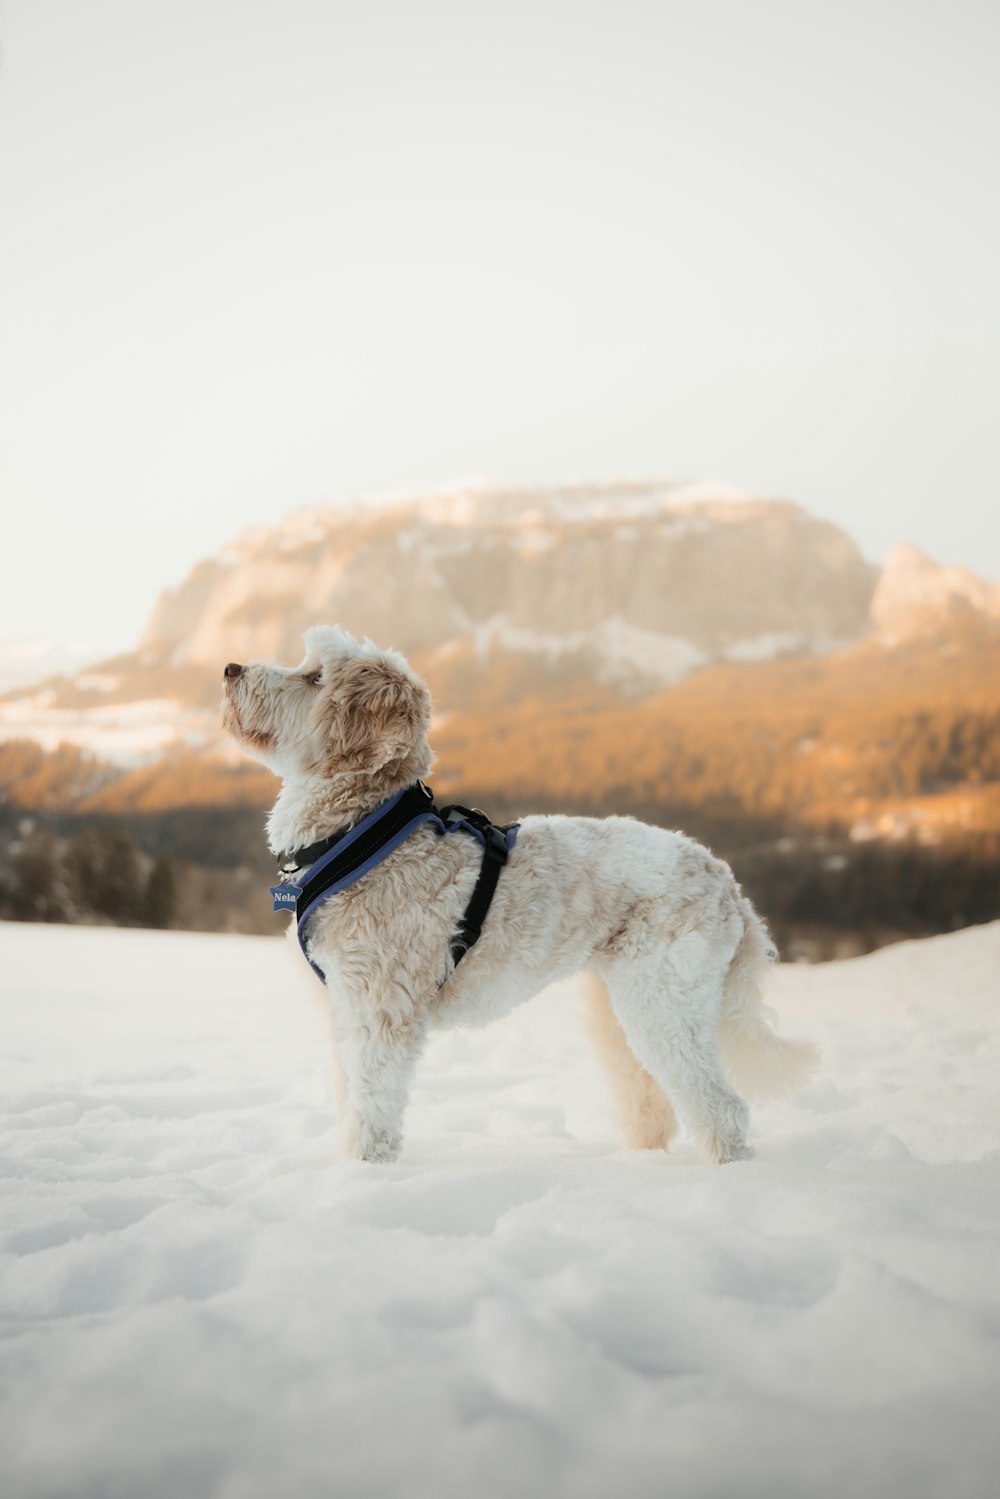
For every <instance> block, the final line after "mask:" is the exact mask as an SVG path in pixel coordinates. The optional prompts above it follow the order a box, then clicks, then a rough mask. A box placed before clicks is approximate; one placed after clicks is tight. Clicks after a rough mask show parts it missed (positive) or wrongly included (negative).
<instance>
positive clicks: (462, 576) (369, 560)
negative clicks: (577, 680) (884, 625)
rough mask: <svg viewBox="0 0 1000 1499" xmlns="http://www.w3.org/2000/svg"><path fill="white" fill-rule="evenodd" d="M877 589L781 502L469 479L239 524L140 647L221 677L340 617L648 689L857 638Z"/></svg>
mask: <svg viewBox="0 0 1000 1499" xmlns="http://www.w3.org/2000/svg"><path fill="white" fill-rule="evenodd" d="M874 581H875V578H874V574H873V570H872V569H871V568H870V567H868V565H867V564H866V563H865V562H864V560H863V558H862V557H861V555H860V553H859V552H858V550H857V548H856V547H855V546H854V544H853V543H852V542H851V541H850V540H849V538H848V537H847V536H845V535H844V534H843V532H841V531H838V530H837V528H836V527H834V526H831V525H828V524H826V523H824V522H821V521H817V520H814V519H813V518H812V517H811V516H809V515H807V514H806V512H805V511H803V510H801V509H800V508H799V507H798V506H795V505H791V504H786V503H779V502H775V501H769V500H736V499H733V498H731V497H729V496H727V495H726V494H724V493H723V494H718V495H716V494H714V493H713V492H712V491H711V490H710V489H706V488H705V487H699V488H698V489H693V488H692V487H691V486H679V485H677V486H673V485H666V484H638V483H635V484H615V485H607V486H585V485H579V486H563V487H559V488H556V489H552V490H548V491H543V490H524V489H521V490H504V489H500V488H490V487H481V488H477V489H473V490H466V491H464V492H462V491H460V492H453V493H450V494H448V495H444V496H429V497H424V498H416V499H413V500H409V501H403V502H401V503H398V504H395V505H391V506H389V507H387V508H384V509H382V510H379V511H375V512H372V511H366V512H360V513H355V514H354V515H350V516H343V515H341V514H338V513H336V512H332V511H330V512H324V511H321V510H310V511H306V512H303V513H300V514H299V515H296V516H293V517H292V518H291V519H290V520H289V521H286V522H285V523H284V524H283V525H281V526H279V527H277V528H275V529H273V530H272V529H267V530H256V531H253V532H249V533H247V534H245V535H244V536H243V537H241V538H240V539H239V540H238V541H237V542H236V543H234V545H233V546H231V547H230V548H228V549H227V550H226V551H225V552H224V553H222V554H221V555H220V556H218V557H216V558H214V559H212V560H211V561H209V562H206V563H203V564H201V565H200V566H199V567H197V568H196V569H195V570H194V572H193V573H192V574H191V576H190V577H189V578H188V579H187V581H186V582H185V583H184V584H183V585H182V587H181V588H179V589H177V590H176V591H175V592H173V593H171V594H168V595H166V596H165V597H164V598H162V599H161V600H160V602H159V604H158V605H157V608H156V610H155V612H154V614H153V617H152V619H151V620H150V624H149V627H148V629H147V630H146V633H145V635H144V637H143V640H142V643H141V647H140V651H141V656H142V659H143V662H144V664H145V665H147V667H148V666H156V667H160V668H163V667H167V668H182V667H190V666H197V667H199V668H202V667H203V668H206V669H207V670H209V671H210V672H213V673H215V672H217V671H218V669H219V667H220V666H221V664H222V663H223V662H225V661H227V660H231V659H235V660H241V659H245V658H247V657H251V656H265V657H267V656H271V657H277V658H279V659H282V660H287V661H293V660H296V659H297V658H298V652H299V648H300V644H301V641H300V636H301V631H302V630H303V628H304V627H305V626H306V625H308V624H310V623H312V622H313V621H315V620H317V619H336V620H338V621H340V622H341V623H343V624H344V625H345V626H346V627H347V628H348V629H351V630H354V631H356V632H361V633H364V634H367V635H370V636H372V638H373V639H376V640H384V641H387V642H392V643H394V644H395V645H397V646H398V647H399V648H400V649H402V650H404V651H406V652H407V653H408V654H412V655H417V656H420V657H421V658H422V659H423V660H424V661H425V662H426V663H427V664H428V665H430V663H431V662H433V661H435V660H436V661H439V662H440V663H441V664H442V665H444V664H445V663H447V662H448V661H449V658H452V657H454V656H456V654H458V655H462V654H463V653H465V654H469V652H470V651H471V658H470V664H471V661H474V663H475V665H476V666H477V667H479V668H482V667H483V666H486V665H488V664H489V662H490V660H491V657H492V656H493V655H494V654H496V653H503V654H505V655H507V656H515V657H524V658H528V659H529V660H530V659H535V660H544V661H546V662H547V663H549V664H550V665H554V664H558V665H561V666H562V667H563V668H564V674H565V673H568V674H578V673H582V674H584V675H586V676H588V677H596V678H597V679H599V680H605V681H608V682H610V683H612V684H614V685H615V686H617V687H619V688H621V689H623V690H625V691H641V690H643V689H644V688H646V689H648V688H657V687H660V686H662V685H664V684H665V683H668V682H671V681H675V680H677V679H678V678H680V677H682V676H685V675H687V673H688V672H690V671H691V670H693V669H694V668H695V667H698V666H701V665H704V664H706V663H708V662H710V661H715V660H719V659H722V658H725V657H734V658H737V659H747V658H753V657H757V656H761V655H771V654H774V653H776V652H813V651H822V650H828V649H830V648H831V647H832V646H834V645H836V644H840V643H844V642H846V641H849V640H853V639H856V638H857V637H858V636H859V635H860V634H861V633H863V631H864V630H865V628H866V625H867V613H868V606H869V602H870V599H871V593H872V588H873V586H874ZM441 675H447V673H446V672H445V673H442V674H441Z"/></svg>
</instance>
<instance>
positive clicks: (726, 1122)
mask: <svg viewBox="0 0 1000 1499" xmlns="http://www.w3.org/2000/svg"><path fill="white" fill-rule="evenodd" d="M728 960H729V954H728V953H727V954H725V956H724V958H720V956H719V954H718V953H717V952H713V951H712V949H711V946H710V944H709V943H708V942H707V941H706V940H705V939H704V938H703V937H702V936H701V934H699V933H698V932H689V933H686V934H685V935H684V936H682V937H679V938H678V939H677V940H676V941H675V942H673V943H671V944H670V945H669V946H667V945H665V944H663V945H661V944H660V943H659V942H656V943H652V944H648V945H647V944H644V945H643V950H642V951H637V952H632V953H624V952H623V953H621V954H620V955H619V956H616V957H615V958H613V959H609V960H606V961H605V962H603V963H602V964H601V974H602V976H603V977H604V979H605V981H606V983H607V986H608V992H609V994H610V997H611V1003H612V1005H613V1007H614V1011H615V1014H616V1015H617V1017H618V1020H619V1021H620V1023H621V1027H622V1030H623V1032H624V1035H625V1039H626V1041H627V1042H628V1046H629V1049H630V1051H631V1052H632V1054H633V1055H634V1056H635V1057H636V1059H637V1060H638V1061H639V1062H640V1063H641V1065H642V1066H643V1067H644V1068H645V1069H646V1071H647V1072H649V1073H650V1074H651V1075H652V1076H653V1078H655V1080H656V1082H657V1083H658V1084H659V1085H660V1087H661V1088H662V1090H663V1092H664V1093H665V1094H667V1095H668V1096H669V1097H670V1099H671V1100H672V1101H673V1103H674V1105H675V1106H676V1108H677V1110H678V1112H679V1113H680V1116H681V1118H682V1119H683V1121H684V1123H685V1124H686V1125H687V1127H688V1129H689V1130H690V1131H691V1133H692V1134H694V1135H695V1136H696V1137H697V1138H698V1139H699V1140H700V1141H701V1143H702V1144H703V1145H704V1146H705V1147H706V1149H707V1150H708V1151H709V1153H710V1154H711V1156H712V1158H713V1159H714V1160H716V1161H718V1162H719V1163H720V1164H722V1163H724V1162H727V1161H739V1160H745V1159H746V1158H747V1157H748V1156H750V1155H752V1154H753V1152H752V1151H751V1150H750V1148H749V1147H748V1145H747V1143H746V1131H747V1126H748V1123H749V1113H748V1110H747V1106H746V1104H745V1103H744V1102H743V1099H742V1098H740V1096H739V1095H738V1094H737V1093H734V1092H733V1090H732V1088H730V1087H729V1084H728V1083H727V1081H726V1078H725V1074H724V1072H723V1068H722V1058H721V1056H720V1054H719V1047H718V1042H717V1037H716V1030H717V1026H718V1021H719V1011H720V1009H721V1005H722V986H723V979H724V977H725V971H726V968H727V967H728Z"/></svg>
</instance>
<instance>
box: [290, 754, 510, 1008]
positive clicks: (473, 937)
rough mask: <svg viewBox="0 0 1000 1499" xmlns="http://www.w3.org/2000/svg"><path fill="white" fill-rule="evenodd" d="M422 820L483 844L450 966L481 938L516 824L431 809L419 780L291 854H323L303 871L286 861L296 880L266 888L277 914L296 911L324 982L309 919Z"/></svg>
mask: <svg viewBox="0 0 1000 1499" xmlns="http://www.w3.org/2000/svg"><path fill="white" fill-rule="evenodd" d="M425 822H426V823H430V824H431V826H432V827H433V828H434V831H435V832H436V833H438V834H440V835H441V836H446V835H447V834H449V833H456V832H463V833H467V834H470V835H471V836H472V837H474V838H478V839H479V841H480V843H481V844H482V845H483V864H482V868H481V870H480V874H479V879H478V880H477V882H476V888H475V890H474V891H473V892H472V898H471V899H470V901H469V904H468V906H467V907H466V910H465V914H464V916H463V918H462V922H461V925H460V928H459V931H458V933H457V934H456V936H455V939H454V941H453V942H452V945H451V954H452V958H453V960H454V962H455V963H456V964H458V963H460V962H461V960H462V958H463V957H464V956H465V954H466V953H467V952H468V950H469V948H470V947H474V946H475V944H476V942H477V941H478V940H479V937H480V934H481V932H482V924H483V921H484V920H485V917H486V912H487V911H488V910H489V906H490V902H491V900H492V898H493V893H494V891H495V889H496V886H497V882H498V880H499V878H500V870H501V869H502V867H503V865H504V864H506V862H507V855H508V853H509V852H510V850H511V849H512V848H513V847H514V843H515V840H516V838H517V832H518V824H517V823H513V824H511V825H510V826H507V827H497V826H496V825H495V824H494V823H492V822H490V820H489V818H488V817H487V816H486V814H485V812H480V811H479V809H478V808H471V807H460V806H457V805H456V806H448V807H441V808H438V807H436V806H435V805H434V797H433V794H432V793H431V792H430V791H429V790H428V788H427V787H426V786H425V785H424V783H423V782H422V781H417V782H416V783H415V784H414V785H413V786H408V787H406V788H405V789H404V790H403V791H399V792H397V793H396V795H395V796H391V797H390V798H389V800H388V801H385V802H383V803H382V805H381V806H379V807H376V808H375V810H374V812H369V814H368V816H367V817H363V818H362V820H361V821H360V822H359V823H357V824H356V825H355V826H354V827H352V828H349V829H348V830H347V831H346V832H344V833H342V834H334V836H333V837H332V838H327V839H324V840H323V841H322V842H321V843H319V844H312V845H310V847H309V848H307V849H305V850H300V851H298V852H297V853H295V854H293V855H292V856H291V858H292V860H295V861H298V860H305V859H306V858H308V857H310V856H311V855H312V854H313V853H314V851H317V850H320V849H322V850H324V851H323V852H322V853H321V855H320V857H319V858H316V859H315V861H314V862H312V863H310V864H309V865H308V867H307V868H306V869H305V870H304V871H302V870H300V868H299V867H298V863H297V862H296V863H289V862H287V861H286V863H285V864H284V865H283V867H282V871H281V872H282V873H283V874H290V875H291V874H294V878H289V879H285V880H283V881H282V882H281V884H279V885H272V886H270V893H271V897H272V900H273V902H274V906H273V909H274V910H275V911H291V910H292V909H294V911H295V917H296V933H297V936H298V939H299V946H300V947H301V948H302V952H303V955H304V956H305V959H306V961H307V962H308V964H309V966H310V968H312V970H313V972H314V973H315V974H317V975H318V976H319V978H321V979H322V981H323V982H324V983H326V974H325V973H324V972H323V970H322V969H321V968H320V967H319V965H318V964H317V963H315V962H313V959H312V958H311V957H310V955H309V949H308V947H307V945H306V939H305V927H306V923H307V922H308V920H309V918H310V917H311V916H312V915H313V913H314V912H315V911H316V910H317V909H318V907H319V906H321V905H322V904H323V902H324V901H327V900H329V899H330V897H331V896H332V895H336V894H337V893H338V891H340V890H346V888H347V887H348V885H353V884H355V883H356V881H358V880H360V879H363V878H364V876H365V875H366V874H368V873H369V871H370V870H372V869H374V868H375V866H376V865H377V864H381V862H382V860H383V859H384V858H386V857H387V856H388V855H389V854H391V853H392V851H393V849H394V848H398V847H399V845H400V844H401V843H402V842H403V840H404V839H405V838H408V837H409V836H410V834H411V833H412V832H413V831H414V830H415V829H416V828H418V827H420V825H421V824H422V823H425Z"/></svg>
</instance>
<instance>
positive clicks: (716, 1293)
mask: <svg viewBox="0 0 1000 1499" xmlns="http://www.w3.org/2000/svg"><path fill="white" fill-rule="evenodd" d="M293 957H294V955H293V954H292V953H290V952H289V951H288V950H287V948H286V945H285V944H283V943H281V942H277V941H270V940H268V939H266V938H258V939H254V938H236V937H217V936H202V935H193V934H174V933H165V934H149V933H141V932H115V931H105V930H84V929H73V928H59V927H28V926H13V925H0V973H2V974H3V1008H4V1024H3V1030H2V1042H0V1046H2V1053H3V1078H4V1082H3V1089H4V1092H3V1096H2V1097H0V1158H2V1163H3V1164H2V1171H3V1178H4V1180H3V1198H2V1205H3V1206H2V1224H3V1227H2V1236H0V1245H2V1258H0V1318H2V1321H0V1330H2V1338H0V1389H2V1401H0V1412H2V1414H0V1453H2V1458H0V1469H2V1470H3V1473H4V1482H3V1488H4V1492H5V1493H6V1494H9V1495H11V1496H15V1499H43V1496H44V1499H54V1496H65V1499H69V1496H72V1499H98V1496H102V1499H103V1496H119V1495H120V1496H128V1499H147V1496H157V1499H159V1496H162V1499H182V1496H183V1499H188V1496H190V1499H205V1496H219V1499H257V1496H259V1499H274V1496H275V1495H278V1494H282V1495H289V1496H293V1499H313V1496H315V1499H320V1496H329V1495H331V1494H338V1495H339V1494H343V1495H351V1496H353V1495H388V1494H406V1495H407V1496H411V1495H415V1496H426V1499H451V1496H453V1495H454V1496H467V1495H470V1494H474V1495H477V1496H479V1495H486V1496H506V1495H511V1496H513V1495H514V1494H522V1493H526V1494H531V1495H535V1494H539V1495H540V1494H545V1495H546V1496H549V1495H554V1496H563V1495H565V1496H569V1495H573V1496H574V1499H575V1496H585V1499H589V1496H594V1499H597V1496H604V1495H607V1494H622V1495H629V1496H639V1499H644V1496H662V1495H666V1494H669V1495H671V1496H695V1495H697V1496H714V1499H723V1496H729V1495H733V1496H739V1499H753V1496H757V1495H760V1496H764V1495H767V1496H769V1499H776V1496H779V1499H780V1496H789V1499H799V1496H803V1495H809V1496H827V1495H829V1496H831V1499H834V1496H836V1499H841V1496H843V1495H845V1494H850V1495H851V1496H852V1499H856V1496H862V1499H864V1496H871V1499H875V1496H880V1499H881V1496H890V1499H893V1496H897V1495H900V1496H901V1495H904V1494H905V1495H907V1496H908V1499H921V1496H927V1499H931V1496H935V1499H936V1496H939V1495H941V1494H944V1493H947V1494H948V1495H949V1499H953V1496H959V1499H978V1496H985V1495H987V1494H992V1493H993V1492H994V1481H995V1474H996V1465H997V1463H998V1462H1000V1430H998V1423H997V1421H996V1415H995V1412H996V1405H997V1399H998V1396H1000V1275H998V1264H1000V1098H998V1091H997V1087H996V1083H997V1077H998V1072H1000V1027H998V1024H997V1000H998V974H1000V924H996V925H994V926H992V927H983V928H978V929H974V930H971V931H967V932H962V933H958V934H955V935H953V936H948V937H942V938H935V939H933V940H930V941H927V942H922V943H913V944H906V945H902V946H899V947H895V948H890V949H886V950H883V951H882V952H880V953H877V954H874V955H872V956H870V957H866V958H861V959H854V960H852V961H850V962H843V963H837V964H830V965H827V966H824V967H817V968H804V967H790V968H783V969H781V970H779V971H778V972H777V973H776V974H775V978H774V995H773V999H774V1001H775V1003H776V1005H777V1007H778V1009H779V1011H780V1012H781V1014H782V1017H783V1020H784V1023H785V1028H786V1030H787V1031H788V1032H789V1033H794V1032H800V1033H802V1034H806V1035H810V1036H812V1037H815V1038H816V1039H818V1040H819V1041H820V1042H821V1043H822V1044H823V1046H824V1049H825V1059H824V1065H823V1068H822V1071H821V1073H820V1075H819V1076H818V1078H817V1079H816V1081H815V1082H814V1083H812V1085H811V1086H810V1087H809V1088H808V1089H807V1090H805V1091H804V1092H803V1093H802V1094H800V1095H799V1096H798V1097H797V1098H796V1099H794V1100H792V1101H790V1102H786V1103H782V1104H772V1105H768V1106H766V1107H758V1108H757V1109H756V1111H755V1114H754V1120H755V1136H756V1143H757V1149H758V1154H757V1158H756V1160H754V1161H752V1162H748V1163H745V1164H741V1165H738V1166H730V1167H726V1168H723V1169H719V1168H716V1167H712V1166H708V1165H705V1164H703V1162H702V1161H701V1160H700V1159H699V1158H698V1156H697V1155H696V1154H695V1153H694V1152H693V1151H692V1150H691V1149H690V1148H689V1147H687V1146H684V1145H682V1146H681V1148H680V1149H679V1150H678V1151H677V1152H676V1153H675V1154H674V1155H672V1156H669V1157H668V1156H664V1155H661V1154H659V1153H657V1154H649V1155H646V1154H641V1155H629V1154H626V1153H624V1152H622V1151H621V1150H620V1149H619V1148H618V1146H617V1145H616V1143H615V1142H614V1136H613V1130H612V1122H611V1117H610V1111H609V1107H608V1104H607V1101H606V1099H605V1096H604V1092H603V1087H602V1085H601V1083H600V1081H599V1079H598V1077H597V1074H596V1071H595V1069H594V1067H593V1065H592V1063H591V1060H590V1058H589V1056H588V1054H587V1052H586V1051H585V1049H584V1046H583V1043H582V1041H581V1039H580V1038H579V1035H578V1031H577V1026H576V1015H575V1010H576V995H575V994H574V991H573V985H572V984H569V985H566V986H563V987H561V988H559V989H556V990H552V991H549V993H548V994H546V995H545V996H543V997H542V998H541V999H539V1000H537V1001H536V1002H535V1003H534V1004H533V1005H530V1006H527V1007H525V1008H524V1009H523V1010H521V1011H519V1012H518V1013H517V1014H516V1015H515V1016H513V1017H511V1018H510V1019H508V1020H506V1021H504V1022H501V1023H500V1024H498V1025H496V1026H495V1027H493V1028H491V1029H488V1030H485V1031H482V1032H478V1033H468V1034H465V1033H456V1034H451V1035H447V1034H445V1035H441V1036H438V1037H436V1038H435V1039H434V1041H433V1042H432V1044H431V1046H430V1048H429V1050H428V1052H427V1054H426V1057H425V1058H424V1060H423V1062H422V1064H421V1066H420V1069H419V1072H418V1076H417V1079H416V1084H415V1088H414V1094H413V1102H412V1106H411V1111H410V1115H409V1120H408V1134H407V1145H406V1149H405V1151H404V1155H403V1158H402V1159H401V1161H400V1162H399V1163H398V1164H397V1165H395V1166H392V1167H368V1166H363V1165H359V1164H348V1165H344V1164H340V1163H338V1161H337V1159H336V1156H335V1150H334V1120H333V1116H332V1113H331V1109H330V1105H329V1102H328V1098H327V1092H326V1083H325V1029H324V1019H323V1016H322V1011H321V1007H320V1005H319V1004H317V1003H314V998H315V996H313V997H310V994H309V992H308V991H307V989H306V988H305V987H304V985H305V980H306V978H307V977H308V975H307V972H306V970H305V966H304V965H303V964H301V960H299V964H298V966H297V967H296V966H294V964H293ZM319 993H320V991H318V990H317V991H316V994H317V995H318V994H319Z"/></svg>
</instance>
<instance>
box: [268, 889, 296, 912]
mask: <svg viewBox="0 0 1000 1499" xmlns="http://www.w3.org/2000/svg"><path fill="white" fill-rule="evenodd" d="M268 888H269V890H270V894H271V899H272V900H273V901H274V905H273V906H272V907H271V909H272V910H273V911H294V910H295V902H296V901H297V900H298V898H299V896H300V895H301V894H302V889H301V886H299V885H291V884H284V885H270V886H269V887H268Z"/></svg>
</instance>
